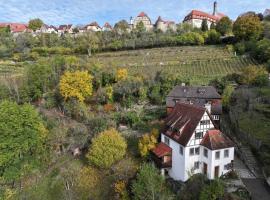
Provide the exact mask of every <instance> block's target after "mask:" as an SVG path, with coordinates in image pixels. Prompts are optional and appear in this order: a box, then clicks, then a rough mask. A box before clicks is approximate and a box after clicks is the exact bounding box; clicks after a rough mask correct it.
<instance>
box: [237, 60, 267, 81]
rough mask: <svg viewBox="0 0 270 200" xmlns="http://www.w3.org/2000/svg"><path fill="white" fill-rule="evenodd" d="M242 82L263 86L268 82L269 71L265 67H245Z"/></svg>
mask: <svg viewBox="0 0 270 200" xmlns="http://www.w3.org/2000/svg"><path fill="white" fill-rule="evenodd" d="M242 83H244V84H247V85H255V86H263V85H267V83H268V73H267V71H266V69H265V68H264V67H258V66H254V65H252V66H248V67H245V68H244V69H243V72H242Z"/></svg>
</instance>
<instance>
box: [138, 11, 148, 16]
mask: <svg viewBox="0 0 270 200" xmlns="http://www.w3.org/2000/svg"><path fill="white" fill-rule="evenodd" d="M138 17H148V16H147V14H146V13H145V12H141V13H140V14H139V15H138Z"/></svg>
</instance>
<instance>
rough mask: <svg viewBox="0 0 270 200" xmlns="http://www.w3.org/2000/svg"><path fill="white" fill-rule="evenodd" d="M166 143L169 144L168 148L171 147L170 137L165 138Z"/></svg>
mask: <svg viewBox="0 0 270 200" xmlns="http://www.w3.org/2000/svg"><path fill="white" fill-rule="evenodd" d="M164 142H165V144H167V145H168V146H170V139H169V138H168V137H166V136H165V137H164Z"/></svg>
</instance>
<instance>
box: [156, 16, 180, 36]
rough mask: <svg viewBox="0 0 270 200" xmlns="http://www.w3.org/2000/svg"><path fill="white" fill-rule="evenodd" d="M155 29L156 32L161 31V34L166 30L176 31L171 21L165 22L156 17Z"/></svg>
mask: <svg viewBox="0 0 270 200" xmlns="http://www.w3.org/2000/svg"><path fill="white" fill-rule="evenodd" d="M155 28H156V29H157V30H161V31H162V32H166V31H168V30H172V31H176V28H177V27H176V24H175V22H173V21H165V20H163V19H162V18H161V17H160V16H159V17H158V19H157V21H156V23H155Z"/></svg>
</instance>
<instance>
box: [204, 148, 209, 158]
mask: <svg viewBox="0 0 270 200" xmlns="http://www.w3.org/2000/svg"><path fill="white" fill-rule="evenodd" d="M203 155H204V157H206V158H208V150H207V149H203Z"/></svg>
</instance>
